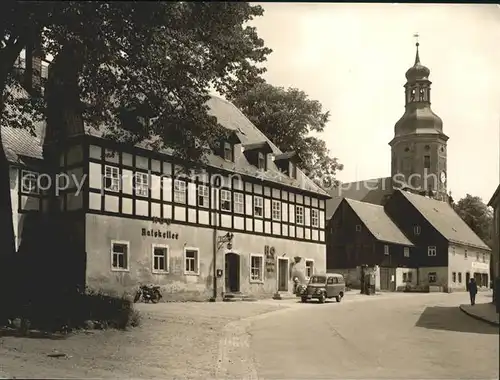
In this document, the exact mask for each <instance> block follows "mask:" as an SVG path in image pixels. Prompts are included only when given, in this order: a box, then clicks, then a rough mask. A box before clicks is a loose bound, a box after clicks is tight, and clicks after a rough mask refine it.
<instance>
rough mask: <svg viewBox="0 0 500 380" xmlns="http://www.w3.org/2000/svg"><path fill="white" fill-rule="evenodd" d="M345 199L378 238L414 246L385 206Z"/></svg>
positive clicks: (383, 240)
mask: <svg viewBox="0 0 500 380" xmlns="http://www.w3.org/2000/svg"><path fill="white" fill-rule="evenodd" d="M345 201H346V203H347V204H348V205H349V206H350V207H351V208H352V210H353V211H354V212H355V213H356V215H357V216H358V217H359V219H361V221H362V222H363V223H364V225H365V226H366V228H368V230H369V231H370V232H371V233H372V235H373V236H374V237H375V238H376V239H377V240H379V241H382V242H388V243H395V244H401V245H406V246H413V244H412V242H411V241H410V240H408V238H407V237H406V236H405V235H404V234H403V232H401V230H400V229H399V228H398V226H396V224H395V223H394V222H393V221H392V220H391V218H389V216H388V215H387V214H386V213H385V210H384V207H383V206H379V205H374V204H371V203H366V202H360V201H355V200H353V199H347V198H346V199H345Z"/></svg>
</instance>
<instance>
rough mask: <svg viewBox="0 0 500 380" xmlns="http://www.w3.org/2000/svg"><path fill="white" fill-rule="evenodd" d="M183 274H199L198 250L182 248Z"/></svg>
mask: <svg viewBox="0 0 500 380" xmlns="http://www.w3.org/2000/svg"><path fill="white" fill-rule="evenodd" d="M184 262H185V267H184V268H185V269H184V274H196V275H197V274H199V273H200V260H199V250H198V248H184Z"/></svg>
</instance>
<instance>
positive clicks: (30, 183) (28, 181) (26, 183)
mask: <svg viewBox="0 0 500 380" xmlns="http://www.w3.org/2000/svg"><path fill="white" fill-rule="evenodd" d="M38 190H39V189H38V173H36V172H33V171H31V170H23V171H22V172H21V192H22V193H30V194H38Z"/></svg>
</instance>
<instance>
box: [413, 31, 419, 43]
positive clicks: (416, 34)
mask: <svg viewBox="0 0 500 380" xmlns="http://www.w3.org/2000/svg"><path fill="white" fill-rule="evenodd" d="M413 37H414V38H415V41H416V42H417V45H418V37H420V35H419V34H418V32H417V33H415V34H414V35H413Z"/></svg>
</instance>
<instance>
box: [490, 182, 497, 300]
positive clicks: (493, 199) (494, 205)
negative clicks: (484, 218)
mask: <svg viewBox="0 0 500 380" xmlns="http://www.w3.org/2000/svg"><path fill="white" fill-rule="evenodd" d="M488 206H489V207H492V208H493V251H492V257H491V259H492V261H493V276H494V278H498V277H499V276H500V185H499V186H498V187H497V189H496V191H495V193H494V194H493V196H492V197H491V199H490V201H489V202H488ZM492 280H493V279H492ZM495 296H497V295H496V294H495Z"/></svg>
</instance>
